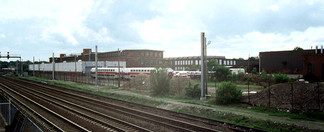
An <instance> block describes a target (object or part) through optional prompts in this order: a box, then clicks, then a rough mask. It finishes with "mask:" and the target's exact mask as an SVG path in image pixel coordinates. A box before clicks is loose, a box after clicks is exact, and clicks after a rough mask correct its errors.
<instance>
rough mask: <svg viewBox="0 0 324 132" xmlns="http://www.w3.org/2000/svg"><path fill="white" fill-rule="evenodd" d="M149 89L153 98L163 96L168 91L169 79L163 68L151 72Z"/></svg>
mask: <svg viewBox="0 0 324 132" xmlns="http://www.w3.org/2000/svg"><path fill="white" fill-rule="evenodd" d="M150 79H151V87H152V89H153V96H164V95H167V94H169V91H170V78H169V76H168V74H167V70H166V69H165V68H157V70H156V71H152V72H151V78H150Z"/></svg>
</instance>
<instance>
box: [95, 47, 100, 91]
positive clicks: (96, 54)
mask: <svg viewBox="0 0 324 132" xmlns="http://www.w3.org/2000/svg"><path fill="white" fill-rule="evenodd" d="M95 61H96V87H98V46H97V45H96V53H95ZM98 91H99V88H98Z"/></svg>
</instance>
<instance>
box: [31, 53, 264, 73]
mask: <svg viewBox="0 0 324 132" xmlns="http://www.w3.org/2000/svg"><path fill="white" fill-rule="evenodd" d="M163 52H164V51H162V50H148V49H140V50H121V51H110V52H98V62H99V63H98V66H99V67H117V64H118V61H119V62H120V67H127V68H136V67H155V66H157V65H159V64H161V63H162V62H164V63H166V64H168V67H170V68H172V69H174V70H178V71H181V70H185V69H186V68H192V67H193V66H195V67H196V68H197V70H198V69H199V65H201V58H200V56H187V57H168V58H163ZM52 60H53V58H52V57H50V58H49V62H50V63H49V64H44V63H43V64H36V65H29V69H30V70H31V71H32V70H35V71H36V72H37V71H44V72H49V71H52V69H53V66H52V64H51V63H52ZM54 60H55V71H56V72H82V73H83V74H89V73H90V69H91V68H93V67H95V62H94V61H95V53H94V52H92V50H91V49H83V52H82V53H80V54H70V55H66V54H60V57H54ZM209 60H216V62H217V63H218V64H220V65H225V66H227V67H230V68H244V69H245V70H246V71H248V72H249V71H251V70H252V68H253V67H256V68H259V61H258V60H240V59H227V58H225V56H207V61H209Z"/></svg>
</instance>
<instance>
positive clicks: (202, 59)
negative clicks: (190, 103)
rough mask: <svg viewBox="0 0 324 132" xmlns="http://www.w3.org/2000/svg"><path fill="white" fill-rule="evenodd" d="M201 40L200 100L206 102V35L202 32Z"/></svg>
mask: <svg viewBox="0 0 324 132" xmlns="http://www.w3.org/2000/svg"><path fill="white" fill-rule="evenodd" d="M200 40H201V97H200V100H206V95H205V87H206V82H205V81H206V75H205V74H206V69H205V63H204V60H205V43H204V41H205V33H204V32H201V34H200Z"/></svg>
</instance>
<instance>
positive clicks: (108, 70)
mask: <svg viewBox="0 0 324 132" xmlns="http://www.w3.org/2000/svg"><path fill="white" fill-rule="evenodd" d="M100 71H105V72H112V71H115V69H100Z"/></svg>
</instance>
